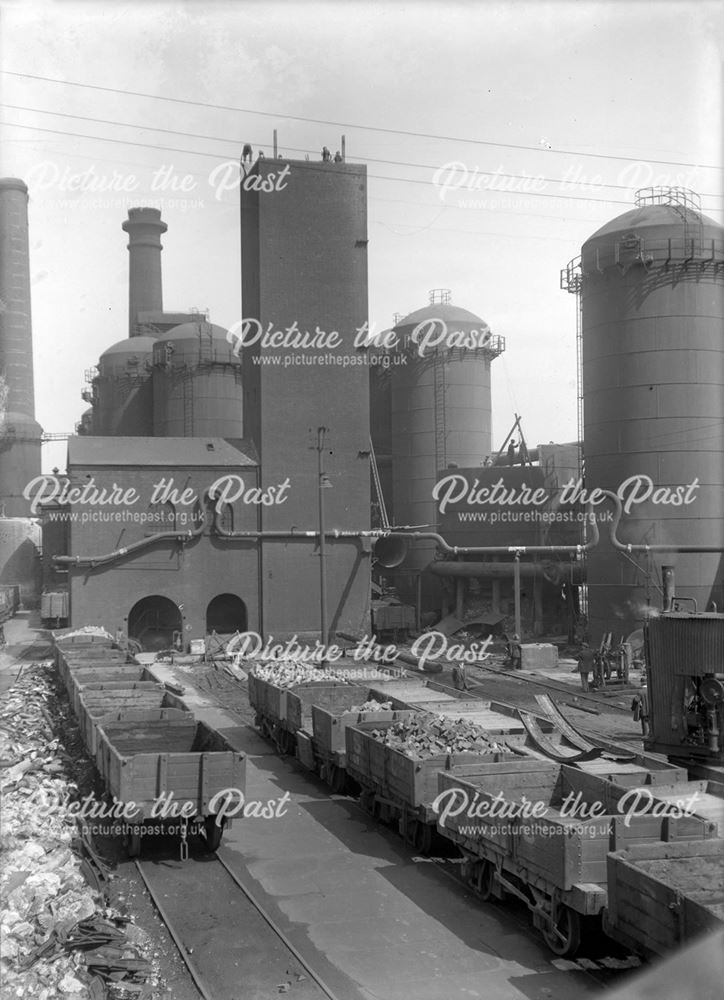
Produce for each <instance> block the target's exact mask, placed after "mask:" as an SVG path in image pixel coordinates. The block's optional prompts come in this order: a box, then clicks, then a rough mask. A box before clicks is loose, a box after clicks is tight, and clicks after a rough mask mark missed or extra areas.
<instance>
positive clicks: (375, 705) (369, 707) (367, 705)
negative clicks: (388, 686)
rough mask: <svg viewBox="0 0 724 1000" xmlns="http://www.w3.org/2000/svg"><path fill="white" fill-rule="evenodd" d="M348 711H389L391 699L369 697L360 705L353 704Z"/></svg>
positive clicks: (390, 709)
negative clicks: (381, 699)
mask: <svg viewBox="0 0 724 1000" xmlns="http://www.w3.org/2000/svg"><path fill="white" fill-rule="evenodd" d="M348 711H350V712H391V711H392V702H391V701H376V700H375V699H374V698H370V700H369V701H366V702H364V704H362V705H353V706H352V708H350V709H348Z"/></svg>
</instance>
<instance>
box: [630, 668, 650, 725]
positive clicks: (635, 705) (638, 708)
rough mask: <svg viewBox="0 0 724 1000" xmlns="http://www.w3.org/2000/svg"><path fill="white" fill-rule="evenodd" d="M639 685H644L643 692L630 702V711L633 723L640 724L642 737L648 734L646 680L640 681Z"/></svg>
mask: <svg viewBox="0 0 724 1000" xmlns="http://www.w3.org/2000/svg"><path fill="white" fill-rule="evenodd" d="M641 684H642V685H644V687H643V690H642V691H639V692H638V694H635V695H634V697H633V701H632V702H631V710H632V712H633V720H634V722H640V723H641V734H642V736H648V734H649V692H648V689H647V688H646V678H645V677H643V678H642V679H641Z"/></svg>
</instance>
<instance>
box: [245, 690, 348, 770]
mask: <svg viewBox="0 0 724 1000" xmlns="http://www.w3.org/2000/svg"><path fill="white" fill-rule="evenodd" d="M330 686H332V685H330V684H329V683H328V682H327V683H325V681H323V680H319V681H304V682H302V683H301V684H292V685H290V686H288V687H283V686H282V685H279V684H272V683H271V682H270V681H266V680H262V679H261V678H260V677H257V676H256V675H255V674H254V673H253V671H252V672H250V673H249V676H248V696H249V704H250V705H251V707H252V708H253V709H254V713H255V715H254V725H255V726H256V727H257V729H259V730H260V732H261V734H262V736H266V737H267V738H268V739H271V740H273V741H274V743H276V745H277V748H278V749H279V751H280V752H281V753H289V752H290V751H289V746H290V743H289V739H288V735H287V734H288V732H289V731H288V729H287V712H288V708H287V706H288V701H289V696H290V695H292V694H296V693H298V692H300V691H306V690H309V689H311V688H314V689H317V688H321V687H330ZM337 686H340V685H337ZM342 686H343V685H342Z"/></svg>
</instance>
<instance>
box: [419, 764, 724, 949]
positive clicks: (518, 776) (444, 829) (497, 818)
mask: <svg viewBox="0 0 724 1000" xmlns="http://www.w3.org/2000/svg"><path fill="white" fill-rule="evenodd" d="M611 777H613V778H615V777H617V775H616V774H615V773H614V774H612V775H611ZM646 778H647V774H646V772H645V771H642V773H641V775H640V780H641V783H642V785H643V784H645V782H646ZM437 780H438V790H439V793H440V794H439V798H438V802H437V811H438V820H437V827H438V832H439V834H440V835H441V836H442V837H444V838H445V839H446V840H449V841H450V842H452V843H454V844H456V845H457V847H458V848H459V849H460V851H461V853H462V855H463V858H464V859H465V861H464V868H463V873H464V875H465V876H466V877H467V879H468V881H469V883H470V884H471V885H472V886H473V888H474V889H475V890H476V891H477V892H478V894H479V895H480V897H481V898H482V899H483V900H489V899H498V900H503V899H505V898H506V896H513V897H516V898H518V899H519V900H521V901H522V902H524V903H525V905H526V906H527V907H528V908H529V910H530V912H531V915H532V918H533V924H534V926H535V927H537V928H538V929H539V930H540V931H541V932H542V934H543V938H544V939H545V941H546V943H547V944H548V946H549V947H550V949H551V950H552V951H553V952H554V953H555V954H557V955H560V956H570V955H574V954H575V953H576V951H577V949H578V946H579V944H580V941H581V936H582V933H583V931H584V929H585V928H586V926H587V925H591V927H592V928H600V919H601V917H602V915H603V911H604V907H605V906H606V905H607V901H608V878H609V864H610V862H609V860H608V854H609V851H610V850H611V849H613V850H620V849H626V850H634V851H637V850H638V849H639V848H641V849H642V850H644V849H645V850H646V851H655V850H656V849H657V846H658V845H660V844H663V843H664V842H668V843H667V846H668V847H670V846H671V844H672V843H673V842H680V841H685V842H694V843H695V844H701V843H703V842H705V841H706V840H707V839H710V838H713V837H715V836H716V835H717V824H716V823H714V822H712V821H711V820H710V819H708V818H707V817H706V816H702V815H696V814H689V813H688V812H687V810H685V809H682V808H676V807H673V806H672V804H671V803H667V802H666V800H665V798H662V799H657V797H656V795H657V790H656V787H655V786H652V787H651V789H650V791H649V792H647V798H646V801H647V803H648V804H649V807H648V808H646V809H643V808H640V807H639V808H637V809H633V810H631V809H627V807H626V804H625V803H626V800H625V799H624V796H625V795H627V794H628V795H635V794H637V790H636V789H635V788H628V789H624V788H621V787H619V786H616V785H615V783H614V782H613V781H611V780H608V778H607V776H604V775H592V774H588V773H586V772H584V771H581V770H579V769H578V768H576V767H572V766H569V765H565V764H558V763H553V762H546V761H540V760H538V761H536V760H517V761H505V762H503V763H499V764H488V763H487V762H483V763H481V765H480V766H478V767H476V768H469V769H467V773H466V774H464V775H463V774H459V773H458V774H456V773H454V772H452V773H446V772H439V773H438V775H437ZM619 803H620V804H621V806H622V808H620V809H619V808H617V806H618V804H619ZM642 845H645V848H644V847H642ZM693 853H695V850H694V852H693Z"/></svg>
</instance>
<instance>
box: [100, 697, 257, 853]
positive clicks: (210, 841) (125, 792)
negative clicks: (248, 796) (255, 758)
mask: <svg viewBox="0 0 724 1000" xmlns="http://www.w3.org/2000/svg"><path fill="white" fill-rule="evenodd" d="M96 760H97V766H98V770H99V772H100V775H101V778H102V779H103V782H104V784H105V786H106V789H107V791H108V792H109V794H110V795H111V796H113V797H114V798H115V799H116V800H117V801H118V802H120V803H126V804H131V805H132V806H133V807H134V808H133V809H132V810H129V812H131V813H132V818H131V817H130V816H129V817H128V819H129V831H128V833H127V844H128V852H129V855H131V856H134V855H137V854H138V853H139V852H140V849H141V837H142V835H143V834H144V833H147V832H149V830H150V829H160V830H163V829H164V827H167V826H168V825H169V824H170V825H171V826H178V828H179V830H180V833H181V857H182V859H183V858H185V857H187V856H188V854H187V851H188V847H187V844H186V836H187V830H188V826H189V824H192V825H193V826H200V827H203V830H204V834H205V837H206V842H207V845H208V848H209V850H211V851H215V850H216V849H217V848H218V846H219V844H220V843H221V837H222V833H223V830H224V827H225V826H228V825H230V823H231V820H230V819H228V818H227V817H224V816H223V810H221V809H216V810H214V809H213V808H212V806H213V804H214V797H215V796H216V797H217V799H218V793H221V792H224V791H225V790H227V789H230V790H233V791H234V792H235V793H237V796H238V795H243V793H244V789H245V778H246V758H245V756H244V754H243V753H240V752H238V751H237V750H234V749H233V748H232V747H231V746H230V744H229V743H228V742H227V741H226V740H225V739H224V737H223V736H222V735H221V734H220V733H218V732H216V730H214V729H211V728H210V727H209V726H207V725H205V724H204V723H202V722H198V721H196V720H194V719H193V717H191V718H183V719H179V718H168V719H164V720H155V721H148V720H145V721H141V722H129V721H127V720H125V719H122V720H118V721H107V722H104V724H103V725H102V726H100V727H99V729H98V752H97V757H96ZM164 803H165V806H164V805H163V804H164ZM172 803H175V808H173V809H172V808H171V804H172ZM182 808H183V813H182V814H180V813H179V810H180V809H182Z"/></svg>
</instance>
